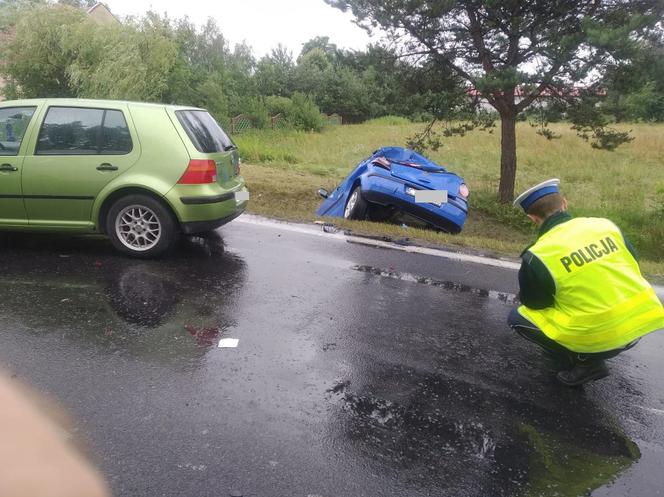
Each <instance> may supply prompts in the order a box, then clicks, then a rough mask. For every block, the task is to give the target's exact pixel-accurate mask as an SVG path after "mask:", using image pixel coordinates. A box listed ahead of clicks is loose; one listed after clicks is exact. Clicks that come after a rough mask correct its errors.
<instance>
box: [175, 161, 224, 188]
mask: <svg viewBox="0 0 664 497" xmlns="http://www.w3.org/2000/svg"><path fill="white" fill-rule="evenodd" d="M216 181H217V164H216V163H215V161H213V160H200V159H192V160H190V161H189V165H188V166H187V170H186V171H185V172H184V174H183V175H182V177H181V178H180V181H178V183H179V184H181V185H202V184H206V183H215V182H216Z"/></svg>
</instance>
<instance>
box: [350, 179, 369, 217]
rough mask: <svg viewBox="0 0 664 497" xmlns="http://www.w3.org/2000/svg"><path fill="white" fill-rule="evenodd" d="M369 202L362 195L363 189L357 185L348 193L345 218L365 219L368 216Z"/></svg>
mask: <svg viewBox="0 0 664 497" xmlns="http://www.w3.org/2000/svg"><path fill="white" fill-rule="evenodd" d="M368 208H369V204H368V202H367V201H366V200H364V197H363V196H362V189H361V188H360V185H357V186H356V187H355V188H353V190H352V191H351V192H350V195H348V200H346V206H345V207H344V219H356V220H360V221H362V220H364V219H366V217H367V209H368Z"/></svg>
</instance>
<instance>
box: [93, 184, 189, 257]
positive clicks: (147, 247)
mask: <svg viewBox="0 0 664 497" xmlns="http://www.w3.org/2000/svg"><path fill="white" fill-rule="evenodd" d="M106 234H107V235H108V238H109V239H110V240H111V243H112V244H113V246H114V247H115V248H116V249H117V250H119V251H120V252H122V253H124V254H126V255H130V256H132V257H137V258H141V259H149V258H151V257H157V256H159V255H162V254H164V253H165V252H167V251H168V250H169V249H170V248H171V247H172V246H173V244H174V243H175V241H176V240H177V234H178V229H177V224H176V222H175V220H174V219H173V216H172V215H171V213H170V212H169V210H168V209H167V208H166V207H165V206H164V204H162V203H161V202H160V201H158V200H156V199H155V198H152V197H150V196H148V195H140V194H133V195H127V196H125V197H121V198H119V199H118V200H116V201H115V203H114V204H113V205H112V206H111V208H110V209H109V211H108V215H107V217H106Z"/></svg>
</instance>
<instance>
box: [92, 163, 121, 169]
mask: <svg viewBox="0 0 664 497" xmlns="http://www.w3.org/2000/svg"><path fill="white" fill-rule="evenodd" d="M117 170H118V166H114V165H113V164H109V163H108V162H104V163H103V164H99V165H98V166H97V171H117Z"/></svg>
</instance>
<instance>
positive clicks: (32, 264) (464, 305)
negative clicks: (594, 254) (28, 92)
mask: <svg viewBox="0 0 664 497" xmlns="http://www.w3.org/2000/svg"><path fill="white" fill-rule="evenodd" d="M220 233H221V236H222V237H223V238H220V239H207V240H203V239H194V240H190V241H186V242H183V243H182V245H181V246H180V247H179V248H178V250H177V251H176V252H175V253H174V254H173V255H171V256H169V257H168V258H165V259H163V260H159V261H136V260H131V259H126V258H122V257H119V256H117V255H116V254H114V253H113V252H112V250H111V249H110V246H109V245H108V243H107V242H106V241H105V240H103V239H97V238H76V239H66V238H57V237H50V236H48V237H47V236H34V235H29V236H28V235H15V234H12V235H6V234H4V235H2V238H1V239H0V240H1V241H0V274H1V276H0V295H2V297H3V298H2V299H0V361H1V362H2V364H3V365H4V366H6V367H8V368H10V369H12V370H13V371H14V372H16V373H17V374H18V375H19V376H20V377H22V378H24V379H26V380H28V381H31V382H32V383H33V384H35V385H36V386H37V387H39V388H41V389H43V390H44V391H46V392H47V393H50V394H51V395H53V396H55V397H56V398H58V399H60V400H61V401H62V402H63V403H64V404H65V406H67V407H68V408H69V409H70V410H71V411H72V412H73V413H74V415H75V416H76V417H77V418H78V419H79V420H80V422H81V426H80V429H81V432H82V434H84V435H85V436H86V437H88V438H89V439H90V440H91V441H92V444H93V446H94V447H95V448H96V453H97V462H98V464H99V466H100V467H101V469H102V471H103V472H104V473H105V474H106V475H107V477H108V479H109V482H110V483H111V486H112V488H113V490H114V492H115V494H116V495H118V496H120V495H123V496H124V495H126V496H143V495H145V496H154V495H168V496H193V495H201V496H207V495H210V496H212V495H215V496H216V495H228V494H229V492H231V491H237V492H239V493H242V494H243V495H245V496H249V495H251V496H269V497H272V496H281V495H301V496H303V497H306V496H308V495H320V496H323V497H343V496H349V497H355V496H414V497H415V496H455V497H456V496H462V495H463V496H478V497H479V496H539V495H547V496H549V495H560V496H575V495H588V494H589V493H590V492H593V491H594V492H593V495H598V496H599V495H601V496H610V495H624V494H625V493H630V494H631V495H658V493H657V492H660V490H659V489H660V487H662V485H661V484H662V481H663V479H662V477H661V476H660V475H659V474H657V473H654V472H653V471H652V470H650V469H649V468H652V467H656V466H659V465H661V464H662V463H663V462H664V456H663V455H662V454H663V450H664V449H663V448H664V434H663V433H664V430H662V428H663V424H664V423H663V422H664V416H662V415H661V412H664V400H663V399H662V394H661V391H662V389H661V387H662V385H661V380H659V378H660V377H661V375H662V373H664V371H663V366H662V365H661V364H660V360H659V357H660V356H661V353H662V350H663V348H664V340H662V338H661V337H658V336H652V337H648V338H647V339H646V340H644V343H643V344H641V345H640V346H639V347H636V348H635V349H633V350H632V351H630V352H629V353H626V354H625V357H624V358H621V360H620V361H615V364H614V367H613V371H614V375H613V376H612V377H610V378H609V379H607V380H604V381H602V382H598V383H597V384H594V385H591V386H589V387H586V388H585V389H579V390H570V389H564V388H562V387H560V386H558V385H557V384H556V383H555V381H554V379H553V375H552V373H551V366H550V365H549V364H548V363H547V362H546V360H545V359H544V358H543V357H542V356H541V355H540V354H539V352H537V351H536V350H533V349H532V348H531V347H529V345H528V344H526V343H522V341H521V340H517V339H515V338H514V337H512V336H511V335H510V334H509V331H508V330H507V328H506V326H505V324H504V323H505V318H506V316H507V313H508V312H509V310H510V304H511V303H512V302H513V300H514V293H515V282H514V274H513V273H511V272H509V271H507V270H503V269H499V268H483V267H477V266H473V265H472V264H465V265H464V264H462V263H459V262H449V261H445V260H442V259H438V258H433V257H429V256H426V255H420V254H403V253H396V252H392V251H387V250H377V249H372V248H368V247H360V246H352V245H349V244H344V243H343V242H339V241H333V242H330V241H328V240H325V239H321V238H312V237H307V236H306V235H302V234H298V233H281V232H279V231H278V230H276V229H272V228H268V227H263V226H256V227H252V226H249V225H245V224H240V223H237V224H233V223H231V225H229V226H227V227H225V228H223V229H222V230H220ZM377 268H385V269H377ZM403 275H415V276H413V277H410V276H409V277H404V276H403ZM478 282H480V283H483V284H478ZM225 337H234V338H239V340H240V342H239V346H238V347H237V348H236V349H220V348H217V347H216V345H217V343H218V342H219V340H220V339H221V338H225ZM616 477H618V479H617V480H616V481H615V482H614V483H611V482H613V481H614V480H615V479H616ZM607 484H608V485H607Z"/></svg>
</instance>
